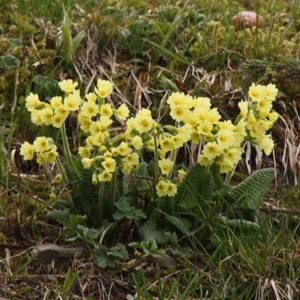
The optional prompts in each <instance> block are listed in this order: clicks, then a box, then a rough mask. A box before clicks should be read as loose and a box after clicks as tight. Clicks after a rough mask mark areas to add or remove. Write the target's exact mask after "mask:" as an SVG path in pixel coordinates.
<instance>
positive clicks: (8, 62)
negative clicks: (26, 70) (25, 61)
mask: <svg viewBox="0 0 300 300" xmlns="http://www.w3.org/2000/svg"><path fill="white" fill-rule="evenodd" d="M0 63H3V64H4V65H5V66H6V67H8V68H15V67H17V66H18V65H19V60H18V59H17V58H16V57H14V56H12V55H6V56H0Z"/></svg>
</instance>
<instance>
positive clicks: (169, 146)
mask: <svg viewBox="0 0 300 300" xmlns="http://www.w3.org/2000/svg"><path fill="white" fill-rule="evenodd" d="M160 147H161V149H162V150H164V151H166V152H168V151H171V150H173V149H175V142H174V141H173V140H172V139H171V138H166V139H164V140H163V141H161V142H160Z"/></svg>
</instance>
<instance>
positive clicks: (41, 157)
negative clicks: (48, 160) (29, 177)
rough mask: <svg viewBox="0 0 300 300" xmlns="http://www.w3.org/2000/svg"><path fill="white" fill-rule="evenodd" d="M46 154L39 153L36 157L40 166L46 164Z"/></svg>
mask: <svg viewBox="0 0 300 300" xmlns="http://www.w3.org/2000/svg"><path fill="white" fill-rule="evenodd" d="M44 156H45V154H44V153H38V154H37V156H36V162H37V163H38V164H39V165H43V164H44V163H45V158H44Z"/></svg>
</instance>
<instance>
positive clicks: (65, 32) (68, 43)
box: [61, 27, 72, 62]
mask: <svg viewBox="0 0 300 300" xmlns="http://www.w3.org/2000/svg"><path fill="white" fill-rule="evenodd" d="M61 31H62V34H63V37H64V44H65V51H66V52H65V53H66V60H67V62H70V61H71V57H72V52H71V48H72V40H71V32H70V30H68V29H67V28H66V27H62V28H61Z"/></svg>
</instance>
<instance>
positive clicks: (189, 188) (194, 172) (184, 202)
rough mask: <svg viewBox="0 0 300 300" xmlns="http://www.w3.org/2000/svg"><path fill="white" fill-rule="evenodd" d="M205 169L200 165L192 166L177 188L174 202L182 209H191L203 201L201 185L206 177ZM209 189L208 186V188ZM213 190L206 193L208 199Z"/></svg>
mask: <svg viewBox="0 0 300 300" xmlns="http://www.w3.org/2000/svg"><path fill="white" fill-rule="evenodd" d="M206 175H207V174H206V171H205V167H204V166H201V165H200V164H198V163H196V164H194V165H193V166H192V167H191V168H190V169H189V171H188V172H187V173H186V175H185V176H184V178H183V180H182V182H180V183H179V184H178V186H177V194H176V195H175V197H174V200H175V202H177V203H178V205H180V206H181V207H184V208H193V207H195V206H197V205H198V203H201V202H203V201H205V200H206V199H205V197H204V195H202V185H203V182H204V181H205V177H206ZM208 188H209V189H210V186H208ZM212 192H213V190H212V189H211V190H208V191H206V194H208V197H211V194H212Z"/></svg>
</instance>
